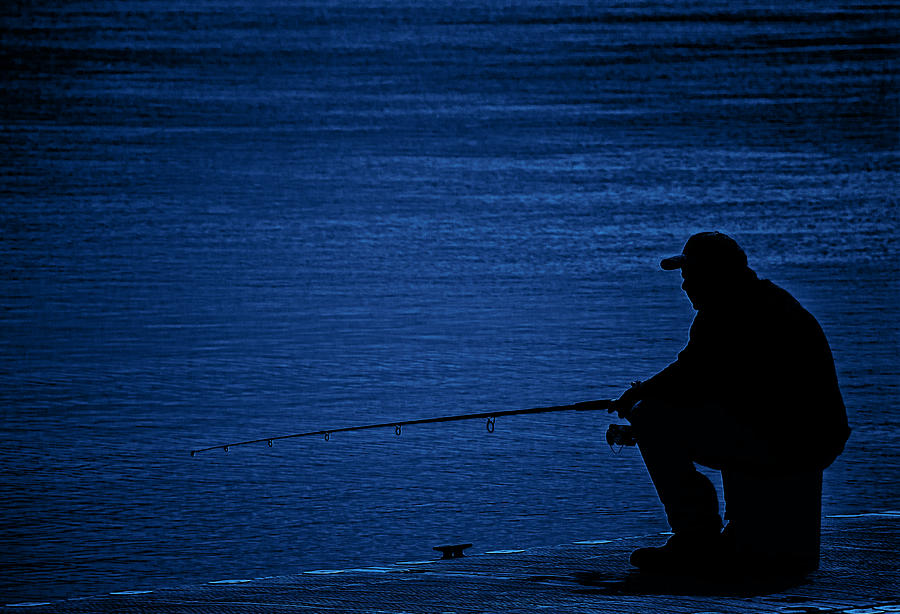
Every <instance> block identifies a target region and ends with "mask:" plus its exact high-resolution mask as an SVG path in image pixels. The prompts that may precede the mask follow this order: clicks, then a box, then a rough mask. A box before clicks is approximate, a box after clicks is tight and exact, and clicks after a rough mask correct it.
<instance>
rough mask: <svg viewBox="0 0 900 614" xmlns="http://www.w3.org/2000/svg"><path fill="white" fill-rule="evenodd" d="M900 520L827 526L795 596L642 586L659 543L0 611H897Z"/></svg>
mask: <svg viewBox="0 0 900 614" xmlns="http://www.w3.org/2000/svg"><path fill="white" fill-rule="evenodd" d="M898 527H900V514H895V513H888V514H881V515H861V516H857V517H841V518H830V519H826V521H825V522H824V524H823V534H822V564H821V567H820V569H819V570H818V571H817V572H815V573H814V574H811V575H810V576H809V577H808V578H807V579H806V581H805V582H804V583H802V584H799V585H794V586H784V585H782V586H778V585H771V584H769V585H762V584H757V585H746V584H745V585H739V586H738V585H722V584H714V583H703V582H685V581H683V580H682V581H674V580H662V579H658V578H656V579H653V578H650V579H648V578H647V577H646V576H642V575H640V574H637V573H636V572H635V571H634V570H633V568H632V567H631V566H630V565H629V563H628V554H629V553H630V552H631V550H633V549H634V548H637V547H640V546H644V545H653V544H658V543H661V542H662V541H664V539H665V538H664V537H663V536H660V535H647V536H641V537H630V538H620V539H610V540H608V541H605V540H598V541H595V542H593V543H579V544H567V545H561V546H556V547H545V548H531V549H527V550H524V551H511V552H494V553H481V554H478V553H475V554H473V555H471V556H466V557H461V558H455V559H448V560H440V559H435V560H433V561H427V562H400V563H394V564H390V565H385V566H383V567H371V568H363V569H349V570H310V571H309V572H305V573H301V574H296V575H290V576H280V577H274V578H264V579H256V580H244V579H236V580H233V581H227V580H226V581H220V582H217V583H208V584H204V585H199V586H183V587H174V588H167V589H159V590H155V591H152V592H149V593H144V592H141V593H139V594H123V593H118V594H109V595H103V596H96V597H90V598H85V599H71V600H67V601H61V602H56V603H52V604H48V605H19V606H17V607H11V606H6V607H2V608H0V609H2V611H4V612H6V611H9V612H22V611H28V612H60V613H106V612H116V613H122V614H127V613H130V612H140V613H142V614H144V613H160V614H164V613H165V614H168V613H173V612H178V613H185V614H193V613H196V614H207V613H211V612H216V613H221V614H231V613H234V614H255V613H257V612H259V613H262V612H266V613H271V612H276V613H277V612H323V613H348V614H357V613H360V612H366V613H390V614H398V613H404V614H405V613H409V614H418V613H429V614H433V613H435V612H447V613H450V612H454V613H455V614H469V613H484V612H507V613H511V614H516V613H525V612H528V613H533V612H537V611H542V610H543V611H548V612H564V613H572V614H576V613H590V614H605V613H607V612H608V613H610V614H612V613H623V612H625V613H628V612H641V613H643V612H659V613H661V614H669V613H671V614H699V613H707V612H716V613H719V614H730V613H735V614H737V613H744V612H759V613H767V612H773V613H776V612H777V613H779V614H801V613H803V614H819V613H821V614H825V613H828V614H837V613H847V614H880V613H887V612H900V592H898V588H897V587H898V585H900V582H898V560H897V551H898V546H900V543H898V533H900V532H898Z"/></svg>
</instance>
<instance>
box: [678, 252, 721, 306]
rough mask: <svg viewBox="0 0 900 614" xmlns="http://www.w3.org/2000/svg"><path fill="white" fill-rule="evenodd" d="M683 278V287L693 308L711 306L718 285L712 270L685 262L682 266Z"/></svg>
mask: <svg viewBox="0 0 900 614" xmlns="http://www.w3.org/2000/svg"><path fill="white" fill-rule="evenodd" d="M681 278H682V279H683V280H684V282H682V284H681V289H682V290H684V292H685V294H687V296H688V299H690V301H691V305H692V306H693V308H694V309H696V310H697V311H699V310H700V309H703V308H705V307H709V306H710V304H711V303H712V297H713V294H714V288H715V285H716V284H715V282H714V279H713V275H712V272H711V271H709V270H705V269H703V268H698V267H697V266H688V265H687V264H685V265H684V266H682V267H681Z"/></svg>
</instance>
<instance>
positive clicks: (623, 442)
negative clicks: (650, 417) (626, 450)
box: [606, 424, 637, 447]
mask: <svg viewBox="0 0 900 614" xmlns="http://www.w3.org/2000/svg"><path fill="white" fill-rule="evenodd" d="M606 443H608V444H609V446H610V447H613V446H620V447H621V446H633V445H635V444H636V443H637V439H636V438H635V436H634V430H633V428H632V427H631V426H630V425H627V424H610V425H609V428H608V429H606Z"/></svg>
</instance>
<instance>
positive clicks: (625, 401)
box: [608, 381, 641, 419]
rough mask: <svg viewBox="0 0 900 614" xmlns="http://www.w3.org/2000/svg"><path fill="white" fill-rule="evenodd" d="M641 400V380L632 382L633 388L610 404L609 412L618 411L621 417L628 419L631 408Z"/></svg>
mask: <svg viewBox="0 0 900 614" xmlns="http://www.w3.org/2000/svg"><path fill="white" fill-rule="evenodd" d="M640 400H641V382H639V381H637V382H631V388H629V389H628V390H626V391H625V393H624V394H623V395H622V396H620V397H619V398H618V399H616V400H615V401H613V402H612V404H611V405H610V406H609V410H608V411H609V413H613V412H616V413H617V414H619V417H620V418H625V419H627V418H628V417H629V415H630V414H631V408H632V407H634V406H635V404H636V403H637V402H638V401H640Z"/></svg>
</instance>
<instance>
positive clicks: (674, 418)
mask: <svg viewBox="0 0 900 614" xmlns="http://www.w3.org/2000/svg"><path fill="white" fill-rule="evenodd" d="M680 413H681V412H679V411H678V410H677V408H675V407H674V406H672V405H670V404H669V403H665V402H662V401H655V400H643V401H638V403H636V404H635V406H634V407H632V408H631V413H630V414H629V415H628V421H629V422H631V425H632V426H633V427H634V433H635V435H636V436H637V437H638V438H640V437H641V436H645V437H651V436H652V437H655V436H657V435H659V434H665V433H671V432H673V429H674V430H676V431H677V430H678V424H679V420H678V416H679V414H680Z"/></svg>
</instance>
